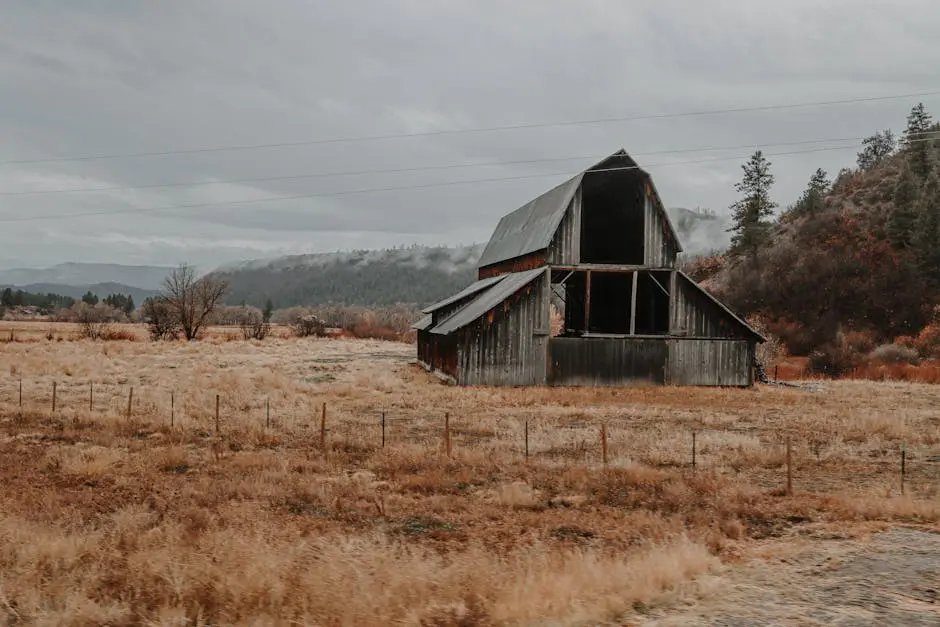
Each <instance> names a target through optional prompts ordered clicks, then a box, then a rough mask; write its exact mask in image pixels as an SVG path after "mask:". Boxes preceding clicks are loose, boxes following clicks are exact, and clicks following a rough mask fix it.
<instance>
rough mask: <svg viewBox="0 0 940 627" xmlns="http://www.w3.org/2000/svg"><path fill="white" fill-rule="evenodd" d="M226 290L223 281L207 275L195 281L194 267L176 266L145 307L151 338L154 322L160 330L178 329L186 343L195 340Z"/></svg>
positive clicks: (226, 285)
mask: <svg viewBox="0 0 940 627" xmlns="http://www.w3.org/2000/svg"><path fill="white" fill-rule="evenodd" d="M227 289H228V283H227V282H226V281H224V280H222V279H219V278H217V277H213V276H211V275H210V276H204V277H201V278H199V277H197V276H196V270H195V268H193V267H192V266H190V265H186V264H182V265H180V266H179V267H178V268H176V269H175V270H173V271H172V272H171V273H170V275H169V276H168V277H167V278H166V279H165V280H164V281H163V289H162V293H161V294H160V296H158V297H157V298H154V299H152V300H151V301H150V303H149V305H148V307H149V313H150V314H152V315H150V316H148V318H149V324H150V327H151V336H155V335H156V333H155V332H156V328H155V326H154V322H155V321H156V322H159V323H160V324H159V326H160V327H161V328H162V329H170V328H175V329H179V331H180V332H182V334H183V337H185V338H186V339H187V340H194V339H196V338H198V337H199V333H200V331H202V328H203V326H205V325H206V324H207V322H208V320H210V318H211V316H212V313H213V311H214V310H215V309H216V307H218V306H219V305H220V304H221V302H222V298H223V297H224V296H225V292H226V290H227ZM147 314H148V312H145V316H146V315H147ZM163 336H165V334H163V333H161V334H160V337H163Z"/></svg>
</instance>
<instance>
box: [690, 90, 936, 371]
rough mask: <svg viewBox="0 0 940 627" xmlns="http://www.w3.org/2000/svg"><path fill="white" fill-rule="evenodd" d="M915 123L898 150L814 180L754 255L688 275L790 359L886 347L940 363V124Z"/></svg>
mask: <svg viewBox="0 0 940 627" xmlns="http://www.w3.org/2000/svg"><path fill="white" fill-rule="evenodd" d="M916 110H917V108H916V107H915V111H916ZM912 115H913V112H912ZM915 121H916V120H915ZM918 123H919V124H920V126H919V127H915V128H914V130H912V129H911V128H910V126H909V128H908V131H907V132H906V133H905V140H906V141H902V142H901V143H900V144H899V145H898V144H896V143H895V142H894V140H893V137H892V136H890V134H888V135H882V134H879V135H876V136H873V137H872V138H869V140H867V143H866V146H867V147H866V148H865V150H863V152H862V153H860V154H859V164H858V167H856V168H852V169H848V168H846V169H843V170H842V172H840V173H839V175H838V176H837V177H836V180H835V181H834V182H832V183H830V182H829V181H828V180H826V179H827V177H825V173H824V172H821V171H819V172H817V175H816V176H814V181H811V184H810V185H809V186H808V188H807V190H806V191H805V192H804V193H803V195H802V197H801V198H800V199H798V200H797V201H796V202H794V203H792V204H790V205H789V206H787V208H786V209H785V210H784V211H783V212H782V213H781V214H780V215H778V216H777V217H776V218H775V219H774V220H773V221H772V222H770V223H768V224H767V225H766V227H763V228H766V231H765V232H766V239H765V240H764V241H763V243H762V244H761V245H760V247H759V249H758V250H757V252H756V253H750V254H747V255H737V256H730V255H724V256H721V257H713V258H710V259H703V260H701V261H700V263H698V264H697V265H696V266H695V267H693V276H694V277H695V278H696V279H697V280H700V281H703V284H704V285H705V286H706V287H707V288H708V289H710V290H711V291H712V292H714V293H716V295H718V296H719V297H721V298H723V299H725V300H726V301H727V303H728V304H729V305H730V306H731V307H732V308H733V309H735V310H737V311H738V312H739V313H742V314H745V315H759V316H761V317H762V318H764V319H765V320H766V321H767V322H768V325H769V328H770V329H771V330H772V331H773V332H774V333H776V334H778V335H779V336H781V338H782V339H783V340H784V341H785V343H786V345H787V347H788V349H789V350H790V352H791V353H793V354H797V355H805V354H808V353H810V352H811V351H813V350H816V349H822V350H824V351H828V352H829V353H830V354H836V353H839V354H842V356H843V357H845V352H846V351H850V352H851V351H855V352H857V353H859V354H861V353H864V352H866V351H870V350H871V349H872V348H873V347H875V346H877V345H878V344H883V343H891V342H894V343H897V344H900V345H904V346H906V347H908V348H915V349H916V350H917V351H918V353H920V356H921V357H929V356H937V357H940V341H938V340H940V326H938V324H940V319H938V318H937V309H936V307H937V305H938V304H940V165H938V164H940V145H938V139H937V138H938V136H940V126H938V125H934V124H932V123H931V122H930V119H929V116H927V115H926V114H924V112H921V119H920V121H919V122H918ZM909 124H911V121H910V118H909ZM918 128H919V129H920V130H918ZM912 137H914V138H915V139H914V140H913V141H912V140H911V138H912ZM873 146H875V149H872V147H873ZM840 359H841V358H840ZM842 361H844V362H845V364H844V365H851V359H848V358H846V359H842Z"/></svg>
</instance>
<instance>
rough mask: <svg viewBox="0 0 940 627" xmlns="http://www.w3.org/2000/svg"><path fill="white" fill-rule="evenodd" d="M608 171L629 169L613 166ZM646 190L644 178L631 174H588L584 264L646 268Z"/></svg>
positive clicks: (583, 218) (584, 194)
mask: <svg viewBox="0 0 940 627" xmlns="http://www.w3.org/2000/svg"><path fill="white" fill-rule="evenodd" d="M607 167H611V168H617V167H627V166H625V165H621V164H620V163H619V162H614V163H612V164H611V165H610V166H607ZM644 189H645V188H644V184H643V177H642V176H641V175H640V174H638V173H635V172H634V171H631V170H626V171H624V170H615V171H612V172H587V173H586V174H585V176H584V182H583V183H582V200H581V261H582V262H584V263H612V264H622V265H637V266H638V265H642V264H643V262H644V261H645V259H646V255H645V253H646V251H645V249H644V247H645V241H644V231H645V229H644V223H645V213H646V208H645V199H646V195H645V193H644Z"/></svg>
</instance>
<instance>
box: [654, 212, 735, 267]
mask: <svg viewBox="0 0 940 627" xmlns="http://www.w3.org/2000/svg"><path fill="white" fill-rule="evenodd" d="M666 212H667V213H668V214H669V219H670V220H671V221H672V224H673V226H675V227H676V234H677V235H678V236H679V241H680V242H682V248H683V253H684V254H685V255H686V256H687V257H694V256H697V255H712V254H715V253H717V252H721V251H723V250H725V249H726V248H728V244H729V243H730V242H731V237H730V235H731V234H730V233H728V226H729V224H730V223H729V221H728V216H725V215H717V214H715V213H712V212H710V211H703V210H692V209H686V208H684V207H672V208H670V209H667V210H666Z"/></svg>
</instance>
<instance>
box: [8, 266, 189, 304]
mask: <svg viewBox="0 0 940 627" xmlns="http://www.w3.org/2000/svg"><path fill="white" fill-rule="evenodd" d="M172 269H173V268H170V267H159V266H123V265H119V264H113V263H62V264H59V265H57V266H52V267H51V268H41V269H34V268H15V269H13V270H0V285H16V286H23V288H24V289H25V286H27V285H35V284H37V283H46V284H54V285H73V286H85V285H96V284H99V283H120V284H123V285H125V286H128V285H129V286H133V287H135V288H138V289H142V290H157V289H160V284H161V283H162V282H163V279H164V278H166V275H167V274H169V272H170V271H171V270H172ZM135 300H136V299H135Z"/></svg>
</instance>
